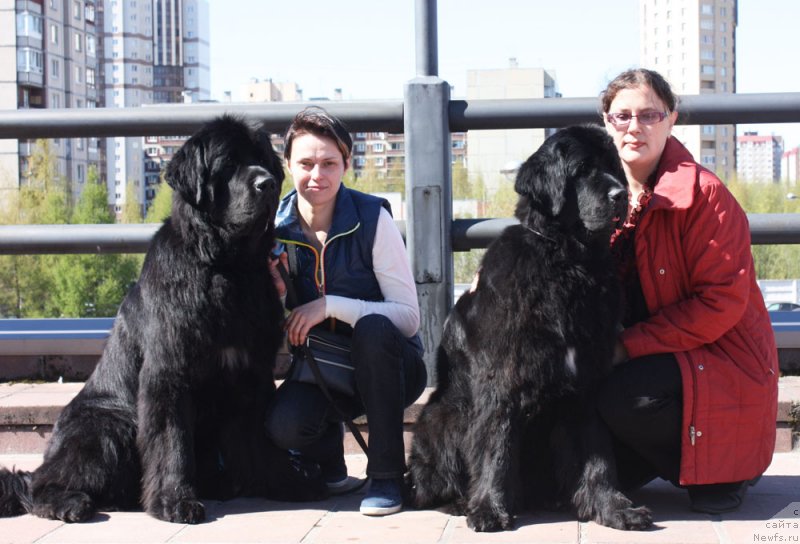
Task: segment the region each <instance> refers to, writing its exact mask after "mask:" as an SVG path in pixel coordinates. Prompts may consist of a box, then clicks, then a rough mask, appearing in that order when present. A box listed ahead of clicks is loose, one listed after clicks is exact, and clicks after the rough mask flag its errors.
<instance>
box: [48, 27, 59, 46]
mask: <svg viewBox="0 0 800 544" xmlns="http://www.w3.org/2000/svg"><path fill="white" fill-rule="evenodd" d="M50 43H52V44H53V45H58V27H57V26H56V25H54V24H51V25H50Z"/></svg>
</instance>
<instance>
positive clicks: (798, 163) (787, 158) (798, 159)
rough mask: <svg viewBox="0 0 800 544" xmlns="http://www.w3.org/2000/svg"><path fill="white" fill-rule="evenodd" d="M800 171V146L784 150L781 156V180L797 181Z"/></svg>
mask: <svg viewBox="0 0 800 544" xmlns="http://www.w3.org/2000/svg"><path fill="white" fill-rule="evenodd" d="M798 173H800V147H795V148H793V149H790V150H788V151H784V152H783V157H781V181H785V182H787V183H797V181H798V179H800V178H799V177H798Z"/></svg>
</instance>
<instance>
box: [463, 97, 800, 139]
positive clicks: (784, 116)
mask: <svg viewBox="0 0 800 544" xmlns="http://www.w3.org/2000/svg"><path fill="white" fill-rule="evenodd" d="M678 111H679V112H680V116H679V118H678V123H679V124H691V125H700V124H737V123H738V124H745V123H796V122H800V93H752V94H701V95H690V96H684V97H681V100H680V105H679V106H678ZM449 113H450V130H452V131H454V132H461V131H465V130H478V129H500V128H503V129H505V128H550V127H563V126H567V125H573V124H579V123H591V122H595V123H596V122H599V121H600V103H599V99H598V98H538V99H515V100H509V99H503V100H470V101H468V102H467V101H465V100H451V101H450V111H449Z"/></svg>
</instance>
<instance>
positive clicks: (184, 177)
mask: <svg viewBox="0 0 800 544" xmlns="http://www.w3.org/2000/svg"><path fill="white" fill-rule="evenodd" d="M208 178H209V167H208V162H207V161H206V150H205V146H204V145H203V141H202V139H201V138H198V137H197V136H192V137H191V138H189V139H188V140H187V141H186V142H185V143H184V144H183V145H182V146H181V148H180V149H179V150H178V151H177V153H175V155H173V157H172V160H170V161H169V164H168V165H167V168H166V170H165V172H164V179H166V181H167V184H169V186H170V187H172V188H173V189H174V190H175V191H176V192H178V194H180V196H181V198H183V200H185V201H186V202H188V203H189V204H192V205H193V206H199V205H200V203H201V202H202V201H203V194H204V191H203V187H205V186H206V185H207V183H208Z"/></svg>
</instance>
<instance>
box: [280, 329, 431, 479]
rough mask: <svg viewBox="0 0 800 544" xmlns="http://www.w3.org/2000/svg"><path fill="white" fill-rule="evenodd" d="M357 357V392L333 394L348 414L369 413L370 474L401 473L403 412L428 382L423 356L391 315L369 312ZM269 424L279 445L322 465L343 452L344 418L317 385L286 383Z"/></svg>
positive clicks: (358, 335)
mask: <svg viewBox="0 0 800 544" xmlns="http://www.w3.org/2000/svg"><path fill="white" fill-rule="evenodd" d="M352 360H353V363H354V366H355V379H356V390H357V395H356V397H355V398H353V397H347V396H343V395H338V394H337V393H333V395H334V398H336V401H337V404H338V406H339V408H341V409H342V410H343V411H344V412H345V413H346V414H348V415H349V416H351V417H356V416H359V415H362V414H366V416H367V422H368V424H369V461H368V464H367V475H368V476H370V477H372V478H398V477H401V476H402V475H403V474H404V473H405V470H406V464H405V448H404V445H403V410H404V409H405V407H407V406H409V405H410V404H411V403H413V402H414V401H415V400H417V398H419V396H420V395H421V394H422V392H423V391H424V389H425V386H426V384H427V380H428V376H427V372H426V370H425V363H424V362H423V360H422V355H421V353H420V352H419V351H418V349H417V348H416V347H415V346H414V344H413V343H412V342H410V341H409V340H408V339H407V338H405V337H404V336H403V334H402V333H401V332H400V331H399V330H398V329H397V327H396V326H395V325H394V324H393V323H392V322H391V321H390V320H389V319H388V318H386V317H384V316H381V315H368V316H364V317H363V318H361V319H359V320H358V322H357V323H356V326H355V327H354V328H353V347H352ZM266 428H267V434H268V435H269V436H270V438H271V439H272V441H273V442H274V443H275V444H276V445H277V446H278V447H280V448H283V449H287V450H288V449H293V450H298V451H300V452H301V453H302V454H303V455H304V456H306V457H307V458H308V459H311V460H313V461H316V462H318V463H320V465H322V466H323V467H324V466H325V465H326V464H335V463H337V460H341V459H342V457H343V455H344V448H343V444H342V430H341V429H342V426H341V420H340V418H339V416H338V415H337V414H336V411H335V410H334V409H333V407H332V406H331V405H330V403H329V402H328V400H327V399H326V398H325V395H324V394H323V393H322V391H321V390H320V389H319V387H317V386H316V385H313V384H305V383H298V382H290V381H286V382H284V383H283V384H282V385H281V386H280V387H279V388H278V390H277V392H276V393H275V397H274V399H273V401H272V403H271V405H270V406H269V408H268V410H267V417H266ZM338 462H341V461H338Z"/></svg>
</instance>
